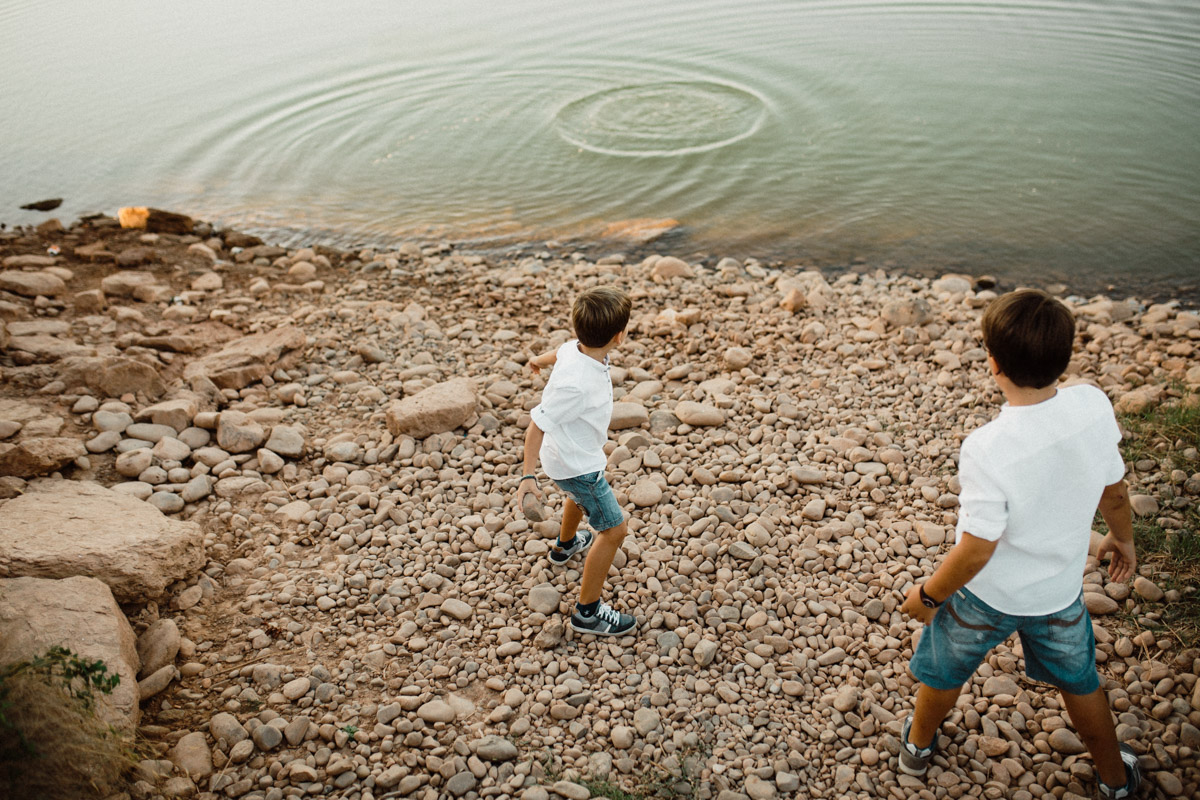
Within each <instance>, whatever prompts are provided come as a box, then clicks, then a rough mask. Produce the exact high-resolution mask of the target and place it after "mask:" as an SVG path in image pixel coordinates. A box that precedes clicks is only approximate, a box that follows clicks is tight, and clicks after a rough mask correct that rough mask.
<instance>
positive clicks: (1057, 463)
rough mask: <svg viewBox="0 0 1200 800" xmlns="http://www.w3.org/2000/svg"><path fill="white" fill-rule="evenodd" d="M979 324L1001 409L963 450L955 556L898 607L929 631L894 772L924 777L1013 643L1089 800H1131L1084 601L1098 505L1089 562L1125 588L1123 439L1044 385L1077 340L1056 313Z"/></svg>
mask: <svg viewBox="0 0 1200 800" xmlns="http://www.w3.org/2000/svg"><path fill="white" fill-rule="evenodd" d="M982 324H983V342H984V346H985V347H987V350H988V365H989V367H990V369H991V372H992V376H993V377H994V378H995V380H996V383H997V384H998V385H999V386H1000V389H1001V391H1002V392H1003V393H1004V396H1005V398H1006V399H1007V400H1008V402H1007V404H1005V405H1004V406H1003V408H1001V410H1000V415H999V416H998V417H997V418H996V419H994V420H993V421H991V422H989V423H988V424H987V425H984V426H983V427H982V428H980V429H978V430H976V431H975V432H973V433H972V434H971V435H970V436H968V437H967V438H966V440H965V441H964V442H963V446H962V452H961V454H960V457H959V479H960V480H961V482H962V491H961V493H960V495H959V502H960V514H959V518H958V526H957V530H956V533H957V537H958V544H957V545H956V546H955V547H954V548H953V549H952V550H951V551H950V553H949V554H948V555H947V556H946V558H945V560H944V561H943V562H942V565H941V566H940V567H938V569H937V571H936V572H934V574H933V576H932V577H931V578H930V579H929V580H928V581H926V582H925V583H924V584H919V585H915V586H913V587H912V589H910V590H909V592H908V595H907V597H906V599H905V602H904V604H903V606H902V607H901V611H903V612H904V613H905V614H908V615H909V616H911V617H913V618H914V619H918V620H920V621H921V622H923V623H925V625H926V626H927V627H926V628H925V629H924V633H923V635H922V636H921V641H920V644H919V645H918V646H917V652H916V653H915V654H914V655H913V658H912V662H911V664H910V665H909V668H910V670H911V671H912V673H913V675H914V676H915V677H916V678H917V679H918V680H919V681H921V684H922V685H921V687H920V689H919V690H918V692H917V702H916V708H915V710H914V711H913V714H912V716H910V717H909V718H908V720H907V721H906V722H905V724H904V728H903V732H902V733H901V749H900V769H901V770H902V771H903V772H906V773H908V774H910V775H924V774H925V771H926V770H927V768H928V766H929V761H930V760H931V759H932V758H933V755H934V752H935V751H936V749H937V734H938V728H939V727H940V726H941V724H942V720H943V719H944V718H945V716H946V714H948V713H949V712H950V710H951V709H952V708H953V707H954V705H955V703H956V701H957V700H958V696H959V694H960V693H961V691H962V686H963V684H964V683H965V682H966V681H967V680H968V679H969V678H970V677H971V675H972V674H973V673H974V671H975V669H976V668H977V667H978V666H979V664H980V662H982V661H983V659H984V658H985V657H986V656H987V654H988V652H989V651H990V650H991V649H992V648H993V647H995V646H996V645H998V644H1000V643H1001V642H1002V641H1004V640H1005V639H1007V638H1008V637H1009V636H1010V635H1011V634H1012V633H1013V632H1014V631H1016V632H1017V633H1018V634H1019V635H1020V637H1021V645H1022V649H1023V651H1024V654H1025V671H1026V674H1028V675H1029V677H1031V678H1033V679H1035V680H1039V681H1044V682H1046V683H1050V684H1052V685H1054V686H1056V687H1058V689H1059V690H1060V691H1061V693H1062V697H1063V701H1064V703H1065V705H1066V707H1067V711H1068V712H1069V713H1070V716H1071V722H1072V724H1073V725H1074V726H1075V728H1076V729H1077V730H1078V731H1079V734H1080V736H1081V737H1082V738H1083V741H1084V744H1085V745H1086V746H1087V748H1088V750H1089V751H1090V752H1091V754H1092V758H1093V760H1094V761H1095V765H1096V772H1097V773H1098V776H1099V780H1100V796H1101V797H1102V798H1126V797H1132V796H1133V795H1134V794H1135V793H1136V792H1137V789H1138V786H1139V785H1140V783H1141V776H1140V772H1139V768H1138V761H1137V755H1136V753H1134V751H1133V749H1132V748H1131V747H1129V745H1127V744H1121V745H1119V746H1118V742H1117V737H1116V733H1115V730H1114V726H1113V718H1112V712H1111V711H1110V710H1109V706H1108V697H1107V695H1106V694H1105V693H1104V690H1103V689H1102V688H1100V682H1099V676H1098V674H1097V672H1096V643H1095V640H1094V638H1093V634H1092V622H1091V618H1090V617H1089V615H1088V611H1087V607H1086V606H1085V605H1084V603H1083V594H1082V590H1083V570H1084V565H1085V562H1086V560H1087V555H1088V545H1089V542H1090V538H1091V523H1092V518H1093V516H1094V515H1095V512H1096V508H1097V506H1099V509H1100V513H1101V515H1102V516H1103V517H1104V521H1105V522H1106V523H1107V524H1108V529H1109V533H1108V535H1107V536H1106V537H1105V538H1104V541H1103V542H1102V543H1101V545H1100V547H1099V550H1098V551H1097V555H1098V556H1099V557H1100V558H1101V559H1103V558H1104V557H1105V556H1110V557H1111V559H1112V560H1111V561H1110V563H1109V574H1110V576H1111V577H1112V579H1113V580H1116V581H1124V580H1127V579H1128V578H1129V577H1130V576H1132V575H1133V570H1134V567H1135V566H1136V564H1137V556H1136V554H1135V551H1134V546H1133V524H1132V514H1131V511H1130V506H1129V494H1128V488H1127V487H1126V484H1125V481H1124V475H1125V464H1124V462H1123V461H1122V459H1121V454H1120V451H1119V450H1118V448H1117V444H1118V442H1120V440H1121V432H1120V429H1119V428H1118V427H1117V422H1116V419H1115V418H1114V416H1113V410H1112V405H1111V404H1110V403H1109V402H1108V398H1107V397H1105V396H1104V393H1103V392H1101V391H1100V390H1099V389H1096V388H1095V387H1092V386H1084V385H1080V386H1071V387H1064V388H1059V387H1058V386H1057V385H1056V384H1057V381H1058V378H1059V376H1060V375H1062V373H1063V372H1064V371H1065V370H1066V368H1067V363H1068V362H1069V361H1070V359H1071V349H1072V344H1073V342H1074V338H1075V320H1074V318H1073V317H1072V316H1071V312H1070V311H1069V310H1068V309H1067V307H1066V306H1064V305H1063V304H1062V303H1061V302H1059V301H1058V300H1056V299H1055V298H1053V297H1051V296H1050V295H1047V294H1045V293H1044V292H1040V291H1035V290H1032V289H1022V290H1019V291H1016V292H1011V293H1009V294H1006V295H1004V296H1003V297H1000V298H998V299H997V300H995V301H993V302H992V304H991V305H989V306H988V308H987V311H986V312H984V315H983V321H982Z"/></svg>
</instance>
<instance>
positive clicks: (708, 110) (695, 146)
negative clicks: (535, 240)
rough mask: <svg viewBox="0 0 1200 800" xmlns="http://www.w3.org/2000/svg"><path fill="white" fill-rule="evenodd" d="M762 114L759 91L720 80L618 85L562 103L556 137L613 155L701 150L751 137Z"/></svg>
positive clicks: (683, 152) (761, 120)
mask: <svg viewBox="0 0 1200 800" xmlns="http://www.w3.org/2000/svg"><path fill="white" fill-rule="evenodd" d="M765 117H766V105H765V104H764V103H763V101H762V99H761V98H759V97H758V96H757V95H754V94H752V93H750V92H747V91H745V90H743V89H738V88H736V87H733V86H728V85H726V84H721V83H711V82H707V81H665V82H659V83H643V84H636V85H632V86H620V87H616V88H612V89H605V90H603V91H599V92H595V93H594V94H589V95H587V96H585V97H581V98H579V99H577V100H573V101H572V102H570V103H568V104H567V105H565V106H563V107H562V108H561V109H560V110H559V112H558V114H557V116H556V123H557V127H558V132H559V135H560V136H562V137H563V139H565V140H566V141H568V142H570V143H571V144H573V145H576V146H577V147H582V148H584V149H586V150H592V151H594V152H597V153H604V154H606V155H614V156H677V155H684V154H687V153H701V152H704V151H706V150H715V149H717V148H719V147H725V146H726V145H730V144H733V143H734V142H737V141H740V140H741V139H745V138H746V137H748V136H752V135H753V134H754V132H755V131H757V130H758V128H759V126H761V125H762V123H763V120H764V118H765Z"/></svg>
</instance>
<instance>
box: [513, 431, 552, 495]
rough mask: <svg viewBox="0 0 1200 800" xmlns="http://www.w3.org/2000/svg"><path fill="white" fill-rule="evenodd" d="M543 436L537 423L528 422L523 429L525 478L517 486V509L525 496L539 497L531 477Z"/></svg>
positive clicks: (535, 470) (533, 478) (535, 481)
mask: <svg viewBox="0 0 1200 800" xmlns="http://www.w3.org/2000/svg"><path fill="white" fill-rule="evenodd" d="M544 436H545V434H544V433H543V432H542V429H541V428H539V427H538V426H537V423H535V422H533V421H532V420H530V422H529V427H528V428H526V429H525V462H524V467H523V469H524V473H523V475H524V476H525V477H523V478H521V482H520V483H518V484H517V501H516V502H517V508H521V503H522V501H524V499H525V495H526V494H528V493H529V492H533V494H534V496H535V497H540V492H539V491H538V486H537V478H536V477H532V476H534V475H536V474H537V464H538V454H539V453H540V452H541V450H542V438H543V437H544Z"/></svg>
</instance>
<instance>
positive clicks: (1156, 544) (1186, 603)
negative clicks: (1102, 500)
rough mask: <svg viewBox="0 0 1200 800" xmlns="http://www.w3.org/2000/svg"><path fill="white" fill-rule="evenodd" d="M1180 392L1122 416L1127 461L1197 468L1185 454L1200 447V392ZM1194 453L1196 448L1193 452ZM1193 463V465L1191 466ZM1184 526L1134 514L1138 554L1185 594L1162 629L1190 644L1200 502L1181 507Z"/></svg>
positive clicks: (1198, 580) (1198, 629)
mask: <svg viewBox="0 0 1200 800" xmlns="http://www.w3.org/2000/svg"><path fill="white" fill-rule="evenodd" d="M1173 392H1174V394H1176V395H1177V396H1178V397H1177V398H1175V399H1173V400H1171V401H1170V402H1167V403H1164V404H1163V405H1160V406H1158V407H1156V408H1153V409H1150V410H1148V411H1145V412H1143V413H1140V414H1123V415H1121V416H1120V421H1121V424H1122V426H1123V427H1124V428H1125V430H1126V431H1128V433H1129V436H1128V437H1126V438H1125V439H1124V440H1123V441H1122V443H1121V451H1122V453H1121V454H1122V456H1123V457H1124V458H1125V460H1126V461H1127V462H1132V463H1136V462H1137V461H1141V460H1147V459H1148V460H1153V461H1154V462H1155V463H1156V464H1158V465H1159V467H1160V468H1163V469H1173V468H1183V469H1185V471H1187V472H1194V471H1195V469H1196V465H1194V464H1191V463H1190V461H1189V458H1188V457H1186V456H1185V455H1184V453H1185V452H1186V451H1188V449H1189V448H1191V449H1193V450H1195V449H1200V395H1197V394H1194V393H1187V392H1185V391H1182V390H1181V389H1180V388H1179V387H1174V388H1173ZM1192 456H1193V457H1194V454H1192ZM1188 466H1191V468H1190V469H1188V468H1187V467H1188ZM1173 515H1174V516H1176V517H1182V519H1183V523H1184V524H1183V526H1182V527H1181V528H1179V529H1175V530H1168V529H1166V528H1164V527H1163V526H1162V525H1161V524H1160V523H1159V521H1157V520H1141V519H1139V520H1134V523H1133V532H1134V541H1135V543H1136V545H1137V550H1138V560H1139V562H1140V563H1143V564H1148V565H1150V566H1152V567H1153V568H1154V570H1155V571H1156V572H1157V573H1158V574H1159V575H1160V576H1161V578H1160V579H1159V580H1158V581H1157V582H1158V583H1159V585H1160V586H1161V587H1162V588H1163V589H1167V590H1170V589H1176V590H1178V591H1179V592H1180V598H1179V599H1178V600H1176V601H1174V602H1170V603H1167V604H1166V605H1165V606H1164V607H1163V608H1162V609H1161V612H1160V613H1161V615H1162V624H1161V625H1157V626H1155V629H1156V630H1158V631H1159V632H1163V633H1169V634H1170V635H1171V636H1172V637H1173V638H1175V639H1176V640H1177V641H1178V642H1179V643H1180V644H1181V645H1183V646H1184V647H1188V646H1192V645H1194V644H1197V643H1200V507H1198V504H1196V503H1190V504H1188V505H1185V506H1184V507H1183V508H1179V509H1175V510H1174V512H1173Z"/></svg>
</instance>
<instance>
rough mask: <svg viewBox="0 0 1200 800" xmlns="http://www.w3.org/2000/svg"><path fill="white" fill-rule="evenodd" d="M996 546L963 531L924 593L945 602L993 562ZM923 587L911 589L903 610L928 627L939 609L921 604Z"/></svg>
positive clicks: (917, 585) (918, 585)
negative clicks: (986, 565) (989, 562)
mask: <svg viewBox="0 0 1200 800" xmlns="http://www.w3.org/2000/svg"><path fill="white" fill-rule="evenodd" d="M996 544H997V543H996V542H994V541H988V540H987V539H980V538H979V537H978V536H972V535H971V534H969V533H966V532H964V533H963V534H962V538H961V539H959V542H958V544H956V545H955V546H954V548H953V549H951V550H950V554H949V555H947V556H946V560H945V561H943V562H942V565H941V566H940V567H938V568H937V570H936V571H935V572H934V573H933V577H931V578H930V579H929V580H928V581H926V582H925V583H924V586H925V594H926V595H927V596H929V597H930V598H931V599H933V600H935V601H937V602H944V601H945V600H946V598H948V597H949V596H950V595H952V594H954V593H955V592H957V591H958V590H959V589H961V588H962V587H964V586H966V585H967V582H968V581H970V580H971V578H974V577H975V576H976V575H977V574H979V570H981V569H983V567H984V565H985V564H987V562H988V561H989V560H991V557H992V553H994V552H996ZM921 585H922V584H914V585H913V587H912V588H911V589H909V590H908V594H907V596H906V597H905V598H904V605H902V606H901V607H900V610H901V611H903V612H904V613H905V614H907V615H908V616H910V617H912V618H913V619H919V620H920V621H921V622H923V623H925V624H926V625H928V624H929V623H931V622H933V617H934V615H935V614H937V609H936V608H926V607H925V604H924V603H922V602H921V591H920V590H921Z"/></svg>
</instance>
